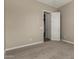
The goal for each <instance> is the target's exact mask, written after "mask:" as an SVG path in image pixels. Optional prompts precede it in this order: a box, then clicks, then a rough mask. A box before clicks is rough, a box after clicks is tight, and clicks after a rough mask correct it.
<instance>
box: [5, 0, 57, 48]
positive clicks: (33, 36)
mask: <svg viewBox="0 0 79 59" xmlns="http://www.w3.org/2000/svg"><path fill="white" fill-rule="evenodd" d="M43 10H48V11H55V10H56V9H55V8H53V7H50V6H48V5H45V4H42V3H38V2H37V1H34V0H5V43H6V44H5V45H6V48H5V49H8V48H13V47H17V46H21V45H27V44H31V43H35V42H40V41H43V17H42V16H43Z"/></svg>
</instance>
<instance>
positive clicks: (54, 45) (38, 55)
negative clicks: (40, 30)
mask: <svg viewBox="0 0 79 59" xmlns="http://www.w3.org/2000/svg"><path fill="white" fill-rule="evenodd" d="M5 59H74V46H73V45H72V44H68V43H65V42H58V41H50V42H46V43H42V44H38V45H34V46H30V47H26V48H22V49H18V50H14V51H11V52H9V53H7V54H6V55H5Z"/></svg>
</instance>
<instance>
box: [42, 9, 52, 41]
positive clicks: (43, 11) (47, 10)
mask: <svg viewBox="0 0 79 59" xmlns="http://www.w3.org/2000/svg"><path fill="white" fill-rule="evenodd" d="M44 12H48V13H50V14H52V13H53V12H52V11H49V10H43V12H42V19H43V41H44V29H45V28H44Z"/></svg>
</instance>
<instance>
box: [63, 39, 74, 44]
mask: <svg viewBox="0 0 79 59" xmlns="http://www.w3.org/2000/svg"><path fill="white" fill-rule="evenodd" d="M62 41H63V42H66V43H70V44H74V42H71V41H67V40H62Z"/></svg>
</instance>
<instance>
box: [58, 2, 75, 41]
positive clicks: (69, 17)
mask: <svg viewBox="0 0 79 59" xmlns="http://www.w3.org/2000/svg"><path fill="white" fill-rule="evenodd" d="M59 10H60V12H61V38H62V39H63V40H67V41H70V42H74V2H73V1H72V2H70V3H68V4H67V5H64V6H63V7H61V8H59Z"/></svg>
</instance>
